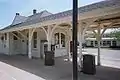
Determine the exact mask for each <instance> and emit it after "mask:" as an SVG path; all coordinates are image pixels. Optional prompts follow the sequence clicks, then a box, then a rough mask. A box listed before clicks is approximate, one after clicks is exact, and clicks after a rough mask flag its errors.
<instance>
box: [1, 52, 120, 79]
mask: <svg viewBox="0 0 120 80" xmlns="http://www.w3.org/2000/svg"><path fill="white" fill-rule="evenodd" d="M0 74H1V75H0V80H72V63H71V62H65V61H64V57H61V58H55V66H52V67H49V66H44V60H41V59H36V58H35V59H28V57H27V56H22V55H14V56H7V55H1V54H0ZM2 75H4V76H5V77H6V79H4V78H5V77H4V76H2ZM78 76H79V79H78V80H120V69H117V68H110V67H97V73H96V75H86V74H83V73H81V72H78ZM2 78H3V79H2ZM7 78H9V79H7Z"/></svg>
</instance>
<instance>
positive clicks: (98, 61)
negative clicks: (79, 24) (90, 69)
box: [97, 26, 101, 66]
mask: <svg viewBox="0 0 120 80" xmlns="http://www.w3.org/2000/svg"><path fill="white" fill-rule="evenodd" d="M100 41H101V28H100V26H99V27H98V33H97V42H98V56H97V64H98V66H100V65H101V63H100Z"/></svg>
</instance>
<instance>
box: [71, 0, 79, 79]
mask: <svg viewBox="0 0 120 80" xmlns="http://www.w3.org/2000/svg"><path fill="white" fill-rule="evenodd" d="M72 19H73V20H72V33H73V34H72V39H73V40H72V42H73V60H72V61H73V80H78V68H77V24H78V0H73V18H72Z"/></svg>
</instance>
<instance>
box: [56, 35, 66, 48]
mask: <svg viewBox="0 0 120 80" xmlns="http://www.w3.org/2000/svg"><path fill="white" fill-rule="evenodd" d="M54 38H55V45H58V46H59V47H65V35H64V34H63V33H56V34H55V36H54Z"/></svg>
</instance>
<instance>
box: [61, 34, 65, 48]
mask: <svg viewBox="0 0 120 80" xmlns="http://www.w3.org/2000/svg"><path fill="white" fill-rule="evenodd" d="M61 44H62V47H65V35H64V34H63V33H61Z"/></svg>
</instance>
